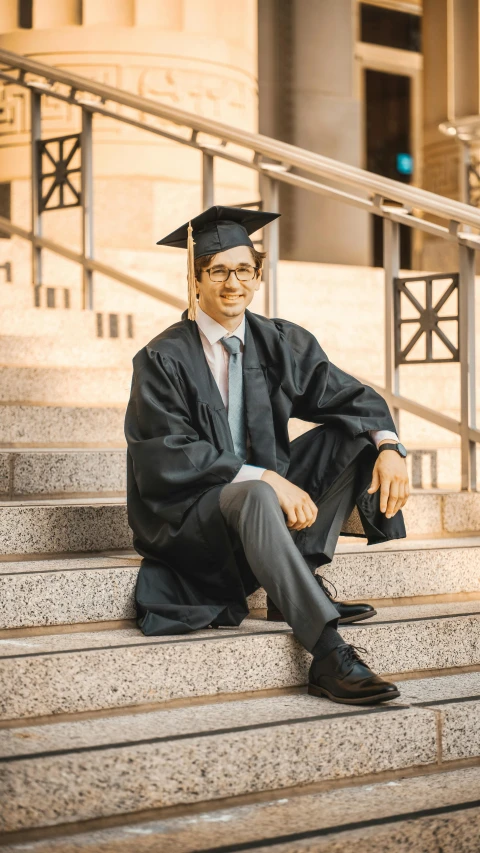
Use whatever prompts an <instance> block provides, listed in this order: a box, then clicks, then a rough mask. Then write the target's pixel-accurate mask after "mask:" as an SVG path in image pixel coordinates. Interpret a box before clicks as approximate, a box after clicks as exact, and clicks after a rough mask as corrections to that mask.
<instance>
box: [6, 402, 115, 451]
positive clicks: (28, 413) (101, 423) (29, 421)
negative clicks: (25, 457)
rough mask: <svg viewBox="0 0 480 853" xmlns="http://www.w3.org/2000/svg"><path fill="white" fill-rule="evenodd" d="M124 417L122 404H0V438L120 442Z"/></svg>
mask: <svg viewBox="0 0 480 853" xmlns="http://www.w3.org/2000/svg"><path fill="white" fill-rule="evenodd" d="M124 418H125V407H124V406H122V407H119V408H104V407H103V406H102V407H98V408H94V407H91V408H89V407H87V406H86V407H81V406H78V407H70V408H69V407H62V406H0V438H1V442H2V444H3V445H11V446H14V445H15V446H19V445H26V446H35V445H37V446H43V447H47V446H48V445H50V446H57V447H62V446H65V445H70V446H73V445H75V444H77V445H82V444H90V445H95V444H96V445H99V446H103V447H105V446H109V445H112V444H113V445H114V444H119V445H122V446H123V445H124V444H125V436H124V433H123V422H124Z"/></svg>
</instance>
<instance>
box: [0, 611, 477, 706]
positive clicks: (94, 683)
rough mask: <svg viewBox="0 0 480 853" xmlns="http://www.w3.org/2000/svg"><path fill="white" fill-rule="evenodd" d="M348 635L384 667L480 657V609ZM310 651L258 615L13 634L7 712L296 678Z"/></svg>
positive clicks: (4, 669) (229, 689)
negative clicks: (142, 628) (190, 627)
mask: <svg viewBox="0 0 480 853" xmlns="http://www.w3.org/2000/svg"><path fill="white" fill-rule="evenodd" d="M390 609H391V608H387V610H390ZM405 609H408V608H405ZM412 609H413V610H415V608H410V609H409V610H410V612H411V611H412ZM342 635H343V636H344V638H345V640H346V641H347V642H352V643H354V644H355V645H357V646H360V647H363V648H365V649H366V650H367V651H366V654H364V657H365V658H366V660H367V662H368V664H369V666H370V667H371V668H372V669H373V670H374V671H376V672H379V673H399V672H410V671H414V670H417V669H420V670H429V669H437V668H445V667H454V666H467V665H471V664H479V663H480V616H465V615H464V616H460V617H447V618H437V619H435V618H430V619H424V620H420V621H403V622H401V621H393V622H390V623H386V624H376V623H375V622H372V623H371V624H370V625H369V626H367V625H364V626H363V627H360V626H357V627H354V626H351V627H347V626H345V627H344V628H343V630H342ZM362 654H363V653H362ZM310 660H311V657H310V655H309V654H308V652H306V651H305V650H303V649H302V647H301V646H300V644H299V643H298V642H297V640H296V639H295V638H294V636H293V634H292V632H291V630H290V629H288V627H287V626H286V625H285V623H275V622H265V621H264V620H255V619H250V620H244V622H243V623H242V626H241V627H240V628H238V629H232V628H224V629H219V630H214V629H206V630H205V631H202V632H195V633H194V634H192V635H191V636H185V635H182V636H181V637H175V638H172V637H157V638H155V637H149V638H145V637H143V636H142V635H141V633H140V632H139V631H137V630H136V629H135V628H131V629H120V630H117V631H102V632H96V633H95V634H89V633H86V632H84V633H81V634H59V635H50V636H43V637H25V638H11V639H6V640H2V641H0V678H1V680H2V682H3V684H4V685H6V686H5V688H4V690H3V691H2V695H1V697H0V717H1V718H2V719H11V718H17V717H18V718H21V717H34V716H42V715H49V714H58V713H69V712H74V711H90V710H99V709H102V708H116V707H124V706H127V705H133V704H145V703H148V702H159V701H164V700H168V699H176V698H186V697H190V696H203V695H215V694H219V693H236V692H241V691H245V690H261V689H267V688H278V687H289V686H299V685H302V684H305V683H306V681H307V673H308V666H309V663H310ZM185 673H188V675H187V676H186V675H185ZM406 684H410V682H407V683H405V682H401V683H400V685H399V686H400V690H401V694H402V697H403V694H404V691H405V690H406V689H407V688H406ZM411 689H415V690H417V689H418V687H417V686H416V685H415V684H414V685H413V688H411ZM418 701H423V700H418Z"/></svg>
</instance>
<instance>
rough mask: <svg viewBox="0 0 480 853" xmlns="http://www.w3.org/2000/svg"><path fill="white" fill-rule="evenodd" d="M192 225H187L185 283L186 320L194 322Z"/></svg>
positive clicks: (195, 290)
mask: <svg viewBox="0 0 480 853" xmlns="http://www.w3.org/2000/svg"><path fill="white" fill-rule="evenodd" d="M192 232H193V228H192V223H191V222H189V223H188V236H187V281H188V319H189V320H195V319H196V316H197V288H196V285H195V264H194V254H193V247H194V245H195V241H194V239H193V236H192Z"/></svg>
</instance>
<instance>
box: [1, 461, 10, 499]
mask: <svg viewBox="0 0 480 853" xmlns="http://www.w3.org/2000/svg"><path fill="white" fill-rule="evenodd" d="M9 490H10V456H9V454H8V453H0V495H8V493H9Z"/></svg>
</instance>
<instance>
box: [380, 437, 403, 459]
mask: <svg viewBox="0 0 480 853" xmlns="http://www.w3.org/2000/svg"><path fill="white" fill-rule="evenodd" d="M377 450H378V452H379V453H381V452H382V450H396V451H397V453H399V454H400V456H403V458H405V456H406V455H407V449H406V447H404V446H403V444H400V442H399V441H396V442H395V443H393V442H392V444H387V443H386V442H385V444H381V445H380V447H378V448H377Z"/></svg>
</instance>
